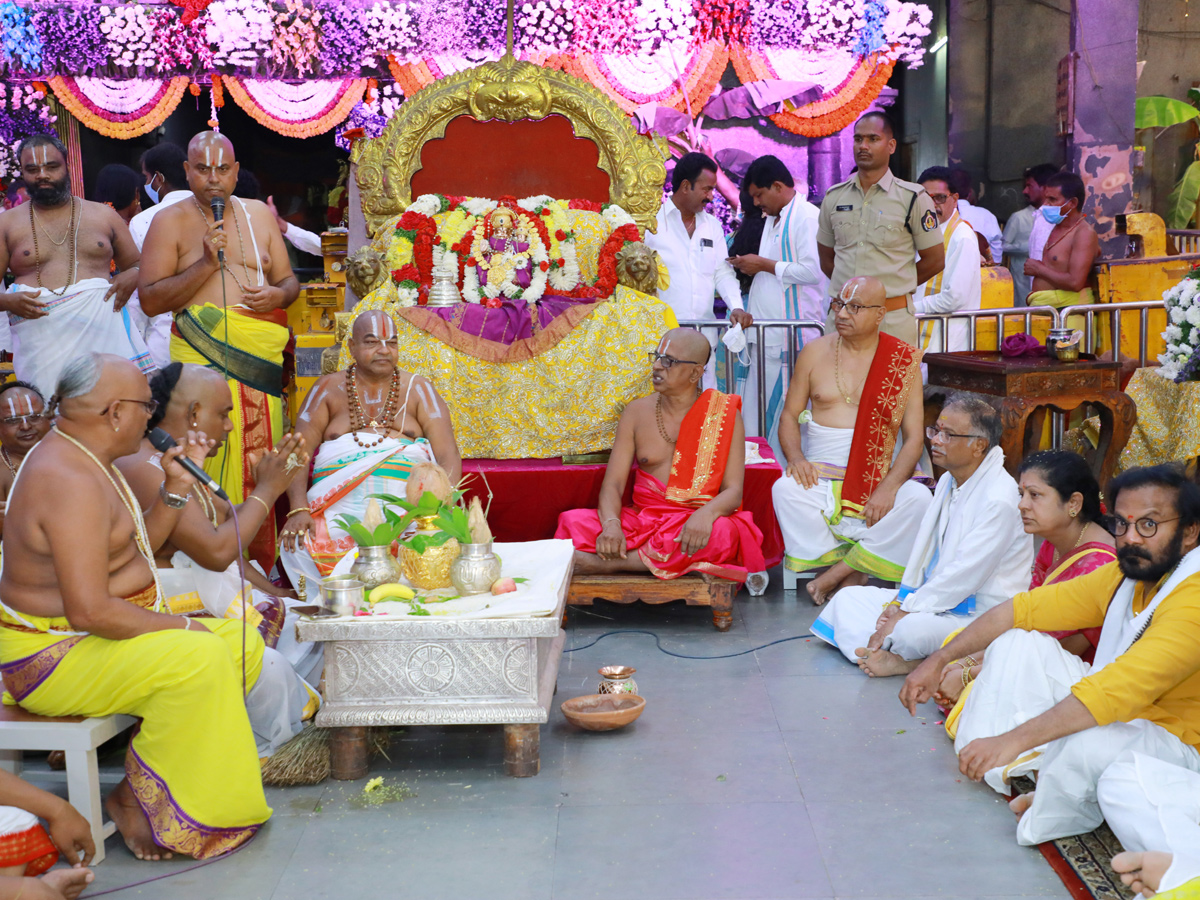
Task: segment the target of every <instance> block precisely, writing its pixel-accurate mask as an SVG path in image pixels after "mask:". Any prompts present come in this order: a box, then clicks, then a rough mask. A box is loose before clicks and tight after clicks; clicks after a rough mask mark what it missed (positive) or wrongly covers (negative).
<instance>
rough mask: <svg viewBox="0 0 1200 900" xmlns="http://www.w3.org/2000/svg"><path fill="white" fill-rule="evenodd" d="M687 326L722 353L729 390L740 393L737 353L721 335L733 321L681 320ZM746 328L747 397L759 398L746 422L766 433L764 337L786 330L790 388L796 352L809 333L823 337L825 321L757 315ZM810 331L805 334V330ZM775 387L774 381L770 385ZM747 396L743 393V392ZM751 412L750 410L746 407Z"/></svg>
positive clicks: (752, 430) (757, 433) (755, 433)
mask: <svg viewBox="0 0 1200 900" xmlns="http://www.w3.org/2000/svg"><path fill="white" fill-rule="evenodd" d="M679 324H680V325H683V326H685V327H688V328H695V329H698V330H699V331H700V332H701V333H702V334H703V335H704V336H705V337H707V338H708V340H709V343H710V344H713V345H714V346H715V347H716V348H717V349H718V351H719V352H721V354H722V358H723V359H724V362H725V378H726V385H725V387H726V390H728V391H731V392H734V393H740V392H738V391H737V388H736V383H735V380H734V379H735V377H736V372H737V367H736V365H735V364H736V363H737V361H738V354H735V353H734V352H733V351H732V350H730V349H729V348H728V347H726V346H725V345H724V344H722V343H721V338H722V337H724V335H725V332H726V331H727V330H728V329H729V328H730V327H731V326H732V325H733V323H732V322H730V321H729V320H727V319H687V320H683V321H681V322H680V323H679ZM745 331H746V342H747V344H746V353H747V354H749V356H750V372H749V373H748V377H750V376H752V377H753V379H754V384H753V385H751V384H747V385H746V386H747V387H748V388H751V389H752V390H753V392H754V393H753V396H752V397H751V398H747V399H753V400H756V401H757V402H756V403H754V404H753V406H754V408H753V410H752V411H753V412H754V416H753V422H751V421H750V419H751V417H750V416H749V415H745V414H744V415H743V419H744V420H745V424H746V434H747V435H749V436H752V437H766V436H767V435H768V434H769V433H770V428H769V427H763V422H762V420H763V416H764V413H765V412H766V409H767V392H768V390H769V387H768V385H767V354H766V349H767V348H766V341H764V340H763V338H764V337H766V336H767V335H768V334H778V333H779V332H780V331H782V332H785V334H784V347H785V349H786V351H787V352H786V358H785V359H784V361H783V373H784V375H783V378H784V380H783V389H784V391H786V390H787V386H788V382H789V380H790V379H791V377H792V371H793V370H794V369H795V368H796V354H797V353H799V352H800V348H801V347H803V346H804V341H805V339H806V337H807V339H808V340H811V339H812V338H814V337H820V336H821V335H823V334H824V333H825V323H824V322H814V321H811V320H809V319H803V320H795V319H755V320H754V324H753V325H751V326H750V327H749V328H747V329H745ZM806 331H807V332H809V334H808V335H805V334H804V332H806ZM770 388H774V384H772V385H770ZM743 396H744V395H743ZM744 412H749V411H744Z"/></svg>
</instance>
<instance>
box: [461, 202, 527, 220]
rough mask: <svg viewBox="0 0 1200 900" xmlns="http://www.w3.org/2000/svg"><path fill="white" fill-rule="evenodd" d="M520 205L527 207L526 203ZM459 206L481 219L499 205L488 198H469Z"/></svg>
mask: <svg viewBox="0 0 1200 900" xmlns="http://www.w3.org/2000/svg"><path fill="white" fill-rule="evenodd" d="M520 205H521V206H525V202H524V201H521V204H520ZM459 206H461V207H462V208H463V209H465V210H466V211H467V212H469V213H470V214H471V215H473V216H475V217H476V218H479V217H480V216H486V215H487V214H488V213H490V212H491V211H492V210H493V209H495V208H496V206H497V204H496V201H495V200H489V199H488V198H487V197H467V198H466V199H465V200H463V202H462V203H460V204H459Z"/></svg>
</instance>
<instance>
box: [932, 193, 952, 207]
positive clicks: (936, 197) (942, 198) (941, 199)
mask: <svg viewBox="0 0 1200 900" xmlns="http://www.w3.org/2000/svg"><path fill="white" fill-rule="evenodd" d="M929 199H930V200H932V201H933V202H934V203H936V204H937V205H938V206H941V205H942V204H943V203H945V202H946V201H947V200H949V199H950V195H949V194H930V195H929Z"/></svg>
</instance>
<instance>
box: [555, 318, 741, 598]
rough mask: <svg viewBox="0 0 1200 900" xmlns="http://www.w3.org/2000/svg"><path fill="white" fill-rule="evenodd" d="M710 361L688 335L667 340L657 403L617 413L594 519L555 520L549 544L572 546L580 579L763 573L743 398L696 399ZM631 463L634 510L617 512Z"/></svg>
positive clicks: (658, 362) (709, 394)
mask: <svg viewBox="0 0 1200 900" xmlns="http://www.w3.org/2000/svg"><path fill="white" fill-rule="evenodd" d="M710 352H711V349H710V347H709V345H708V340H707V339H706V338H704V336H703V335H701V334H700V333H699V332H698V331H693V330H692V329H690V328H675V329H672V330H671V331H668V332H667V333H666V335H665V336H664V337H663V339H662V341H661V342H660V343H659V346H658V349H657V350H655V351H652V352H651V354H650V357H651V360H652V370H651V382H652V383H653V386H654V393H653V394H652V395H651V396H647V397H641V398H639V399H637V400H634V401H632V402H631V403H630V404H629V405H628V406H626V407H625V410H624V412H622V413H621V419H620V421H619V422H618V423H617V436H616V440H615V441H614V443H613V449H612V455H611V456H610V457H609V460H608V469H607V471H606V472H605V474H604V483H603V485H602V486H601V488H600V503H599V509H575V510H570V511H568V512H565V513H563V514H562V515H561V516H559V519H558V531H557V533H556V534H555V537H557V538H570V539H571V540H572V541H573V542H574V544H575V571H576V572H577V573H579V574H591V575H612V574H617V573H620V572H649V573H651V574H653V575H655V576H656V577H658V578H663V579H670V578H679V577H680V576H681V575H686V574H687V573H688V572H701V573H705V574H708V575H715V576H717V577H719V578H726V579H729V580H731V581H738V582H744V581H745V580H746V576H747V575H748V574H749V573H751V572H759V571H762V569H763V568H764V567H765V566H764V563H763V555H762V532H761V531H759V530H758V528H757V527H756V526H755V524H754V519H753V518H752V517H751V515H750V513H748V512H746V511H744V510H742V508H741V506H742V482H743V479H744V477H745V470H746V432H745V427H744V425H743V424H742V416H741V413H740V412H739V409H740V408H741V398H740V397H738V396H737V395H736V394H723V393H721V392H720V391H715V390H707V391H704V392H703V393H701V392H700V380H701V378H702V377H703V375H704V366H705V364H706V363H707V362H708V355H709V353H710ZM635 462H636V464H637V472H636V474H635V476H634V484H633V505H632V506H626V507H622V506H621V498H622V497H623V496H624V493H625V485H626V482H627V481H628V479H629V472H630V469H631V468H632V467H633V465H634V463H635Z"/></svg>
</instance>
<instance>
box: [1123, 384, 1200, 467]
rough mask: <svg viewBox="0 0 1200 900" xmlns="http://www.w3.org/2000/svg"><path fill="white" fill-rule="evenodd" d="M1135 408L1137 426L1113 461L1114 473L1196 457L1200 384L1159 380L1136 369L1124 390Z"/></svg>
mask: <svg viewBox="0 0 1200 900" xmlns="http://www.w3.org/2000/svg"><path fill="white" fill-rule="evenodd" d="M1125 393H1127V394H1128V395H1129V397H1130V399H1131V400H1133V402H1134V403H1135V404H1136V405H1137V422H1135V423H1134V426H1133V432H1132V433H1131V434H1130V435H1129V442H1128V443H1127V444H1126V445H1125V449H1124V450H1123V451H1121V456H1120V458H1119V459H1118V460H1117V471H1119V472H1123V471H1125V470H1126V469H1132V468H1133V467H1134V466H1154V465H1158V464H1159V463H1165V462H1171V461H1172V460H1179V459H1182V460H1188V459H1191V458H1192V457H1195V456H1200V416H1197V415H1196V410H1198V409H1200V383H1197V382H1195V381H1185V382H1183V383H1182V384H1176V383H1175V382H1173V381H1171V380H1169V379H1167V378H1163V377H1162V376H1161V375H1159V374H1158V369H1157V368H1146V369H1138V370H1137V371H1136V372H1134V373H1133V378H1132V379H1130V381H1129V385H1128V386H1127V387H1126V388H1125Z"/></svg>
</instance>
